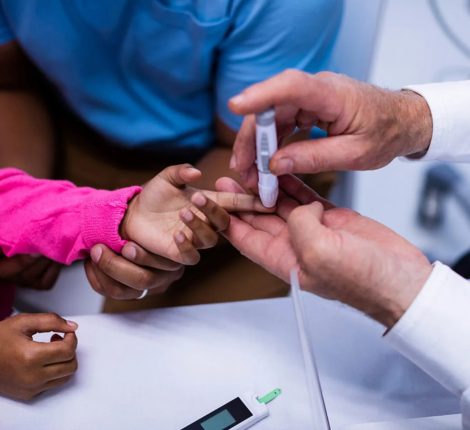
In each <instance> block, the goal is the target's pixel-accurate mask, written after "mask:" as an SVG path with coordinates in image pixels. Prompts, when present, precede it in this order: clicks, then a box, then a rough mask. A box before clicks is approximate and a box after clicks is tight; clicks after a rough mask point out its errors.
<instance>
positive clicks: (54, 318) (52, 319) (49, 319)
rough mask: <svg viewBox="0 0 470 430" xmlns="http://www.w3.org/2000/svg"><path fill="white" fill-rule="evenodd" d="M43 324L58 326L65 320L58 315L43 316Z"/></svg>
mask: <svg viewBox="0 0 470 430" xmlns="http://www.w3.org/2000/svg"><path fill="white" fill-rule="evenodd" d="M43 322H44V323H45V324H58V323H61V322H63V319H62V318H61V317H60V316H59V315H57V314H56V313H47V314H43Z"/></svg>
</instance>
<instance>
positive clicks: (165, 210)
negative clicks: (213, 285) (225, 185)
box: [120, 164, 275, 264]
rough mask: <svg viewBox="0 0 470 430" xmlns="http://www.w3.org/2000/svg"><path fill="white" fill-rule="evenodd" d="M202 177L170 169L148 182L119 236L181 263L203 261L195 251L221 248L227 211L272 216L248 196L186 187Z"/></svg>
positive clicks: (196, 172)
mask: <svg viewBox="0 0 470 430" xmlns="http://www.w3.org/2000/svg"><path fill="white" fill-rule="evenodd" d="M200 177H201V172H200V171H199V170H196V169H195V168H193V167H192V166H190V165H189V164H184V165H180V166H172V167H168V168H167V169H165V170H164V171H163V172H161V173H160V174H159V175H158V176H156V177H155V178H154V179H152V180H151V181H150V182H148V183H147V184H146V185H145V186H144V188H143V190H142V192H141V193H140V194H139V195H137V196H136V197H134V198H133V199H132V200H131V202H130V203H129V207H128V209H127V211H126V214H125V216H124V219H123V221H122V223H121V227H120V230H121V231H120V232H121V236H122V238H123V239H129V240H132V241H134V242H136V243H138V244H139V245H141V246H142V247H143V248H145V249H147V250H148V251H150V252H152V253H154V254H158V255H161V256H164V257H166V258H169V259H171V260H173V261H176V262H179V263H183V264H196V263H198V261H199V253H198V251H197V249H204V248H211V247H213V246H215V245H216V244H217V240H218V236H217V233H216V232H217V231H223V230H225V229H226V228H227V227H228V226H229V224H230V216H229V214H228V213H227V211H230V212H240V211H258V212H273V211H274V210H275V208H271V209H266V208H265V207H264V206H263V205H262V203H261V201H260V200H259V199H258V198H257V197H253V196H249V195H247V194H235V193H225V192H213V191H202V190H201V191H200V190H197V189H196V188H192V187H189V186H187V184H188V183H191V182H194V181H197V180H198V179H199V178H200Z"/></svg>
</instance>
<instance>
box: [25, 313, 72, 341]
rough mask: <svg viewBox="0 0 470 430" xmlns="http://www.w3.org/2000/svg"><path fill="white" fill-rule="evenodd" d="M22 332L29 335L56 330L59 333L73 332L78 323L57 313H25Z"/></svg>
mask: <svg viewBox="0 0 470 430" xmlns="http://www.w3.org/2000/svg"><path fill="white" fill-rule="evenodd" d="M21 324H22V325H23V327H22V332H23V333H24V334H26V335H27V336H32V335H34V334H36V333H48V332H50V331H56V332H59V333H72V332H74V331H75V330H77V328H78V324H77V323H76V322H73V321H67V320H65V319H64V318H62V317H60V316H59V315H57V314H53V313H49V314H25V315H22V318H21Z"/></svg>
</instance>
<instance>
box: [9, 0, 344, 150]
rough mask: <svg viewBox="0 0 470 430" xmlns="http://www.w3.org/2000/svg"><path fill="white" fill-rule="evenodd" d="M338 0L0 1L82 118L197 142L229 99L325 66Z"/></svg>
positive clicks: (224, 112) (174, 142) (127, 134)
mask: <svg viewBox="0 0 470 430" xmlns="http://www.w3.org/2000/svg"><path fill="white" fill-rule="evenodd" d="M342 6H343V0H74V1H71V0H41V1H38V0H0V43H6V42H8V41H10V40H13V39H17V40H18V41H19V43H20V44H21V45H22V47H23V49H24V50H25V51H26V53H27V54H28V56H29V57H30V58H32V60H33V61H34V62H35V64H36V65H37V66H38V67H39V68H40V69H41V70H42V71H43V72H44V74H45V75H46V76H47V77H48V78H49V80H50V81H51V82H52V83H53V84H54V85H55V86H56V87H57V89H58V90H59V92H60V93H61V95H62V97H63V98H64V100H65V101H66V102H67V104H68V105H69V106H70V107H71V108H72V109H73V110H74V111H75V112H76V113H77V114H78V115H79V116H80V117H81V118H82V119H83V120H85V121H86V122H87V123H88V124H90V125H91V126H93V127H94V128H95V129H96V130H98V131H100V132H101V133H102V134H103V135H105V136H107V137H108V138H110V139H111V140H114V141H116V142H119V143H121V144H123V145H127V146H135V145H142V144H149V143H151V144H152V145H161V146H163V145H170V146H171V147H174V146H176V147H195V148H204V147H205V146H207V145H209V144H210V143H211V142H212V141H213V140H214V130H213V129H214V127H213V123H214V118H215V117H216V116H218V117H219V118H220V119H221V120H222V121H223V122H224V123H225V124H226V125H228V126H229V127H231V128H232V129H234V130H237V129H238V128H239V127H240V125H241V121H242V118H240V117H237V116H236V115H233V114H232V113H231V112H230V111H229V110H228V108H227V102H228V100H229V98H230V97H232V96H234V95H235V94H237V93H239V92H240V91H242V90H243V89H245V88H246V87H248V86H249V85H251V84H253V83H255V82H259V81H261V80H264V79H266V78H268V77H270V76H273V75H275V74H277V73H279V72H281V71H283V70H284V69H286V68H297V69H301V70H305V71H308V72H312V73H313V72H317V71H320V70H325V69H327V68H328V65H329V59H330V54H331V50H332V45H333V43H334V41H335V38H336V34H337V32H338V28H339V25H340V21H341V15H342V9H343V7H342Z"/></svg>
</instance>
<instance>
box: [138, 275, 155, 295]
mask: <svg viewBox="0 0 470 430" xmlns="http://www.w3.org/2000/svg"><path fill="white" fill-rule="evenodd" d="M138 284H139V287H141V288H142V289H144V290H148V289H150V288H152V287H153V286H154V284H155V274H154V273H152V272H149V271H146V270H142V271H141V272H140V273H139V278H138Z"/></svg>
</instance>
